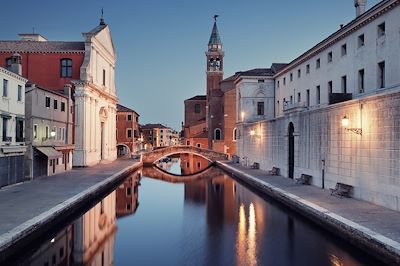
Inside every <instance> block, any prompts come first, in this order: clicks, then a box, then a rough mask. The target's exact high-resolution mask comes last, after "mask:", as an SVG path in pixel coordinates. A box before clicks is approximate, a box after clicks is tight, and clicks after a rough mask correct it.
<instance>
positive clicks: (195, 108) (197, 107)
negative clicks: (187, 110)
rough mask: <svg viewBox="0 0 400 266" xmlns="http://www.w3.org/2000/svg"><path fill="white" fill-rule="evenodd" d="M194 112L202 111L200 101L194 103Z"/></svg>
mask: <svg viewBox="0 0 400 266" xmlns="http://www.w3.org/2000/svg"><path fill="white" fill-rule="evenodd" d="M194 112H195V113H196V114H199V113H200V104H199V103H196V104H195V105H194Z"/></svg>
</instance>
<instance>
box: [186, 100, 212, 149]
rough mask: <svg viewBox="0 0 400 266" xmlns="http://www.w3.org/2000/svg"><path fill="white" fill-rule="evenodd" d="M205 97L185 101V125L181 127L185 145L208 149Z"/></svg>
mask: <svg viewBox="0 0 400 266" xmlns="http://www.w3.org/2000/svg"><path fill="white" fill-rule="evenodd" d="M206 105H207V99H206V96H205V95H197V96H195V97H192V98H190V99H187V100H185V123H184V125H183V132H184V133H183V134H184V143H183V144H185V145H190V146H195V147H199V148H205V149H207V148H208V134H207V125H206Z"/></svg>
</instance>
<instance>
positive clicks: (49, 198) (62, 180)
mask: <svg viewBox="0 0 400 266" xmlns="http://www.w3.org/2000/svg"><path fill="white" fill-rule="evenodd" d="M140 166H141V163H140V162H138V161H135V160H132V159H119V160H116V161H114V162H112V163H108V164H99V165H96V166H93V167H87V168H76V169H75V168H74V169H72V170H71V171H68V172H64V173H60V174H56V175H53V176H48V177H42V178H38V179H35V180H33V181H29V182H24V183H20V184H16V185H12V186H8V187H3V188H1V189H0V252H1V251H3V250H5V249H6V248H8V247H9V246H10V245H12V244H13V243H15V242H17V241H18V240H20V239H22V238H24V237H26V236H27V235H29V234H31V233H33V232H34V231H35V230H37V229H38V228H40V227H43V226H44V225H48V224H49V223H50V222H51V221H52V220H54V219H56V217H57V216H60V215H64V214H66V213H68V212H71V211H73V210H74V208H77V207H78V206H79V204H82V203H84V202H85V201H87V200H93V197H94V196H96V195H98V194H99V193H104V191H107V189H109V188H110V186H112V185H113V184H114V183H115V182H116V181H118V180H119V179H121V178H124V177H125V176H127V175H128V174H129V173H131V172H132V171H134V170H135V169H137V168H139V167H140ZM0 261H1V256H0Z"/></svg>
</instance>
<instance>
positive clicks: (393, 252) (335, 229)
mask: <svg viewBox="0 0 400 266" xmlns="http://www.w3.org/2000/svg"><path fill="white" fill-rule="evenodd" d="M216 165H217V166H218V167H219V168H221V169H223V170H225V171H226V172H228V173H230V174H231V175H232V176H234V177H236V178H238V179H239V180H241V181H243V182H244V183H246V184H248V185H249V186H250V187H252V188H254V189H256V190H257V191H259V192H261V193H262V194H265V195H268V196H270V197H272V198H273V199H275V200H277V201H278V202H280V203H282V204H284V205H285V206H287V207H289V208H290V209H292V210H294V211H295V212H297V213H299V214H300V215H302V216H304V217H306V218H307V219H309V220H310V221H312V222H313V223H316V224H318V225H320V226H321V227H322V228H324V229H326V230H328V231H330V232H332V233H333V234H334V235H335V236H337V237H340V238H342V239H343V240H345V241H347V242H350V243H352V244H353V245H355V246H357V247H358V248H360V249H361V250H363V251H365V252H368V253H369V254H370V255H372V256H374V257H376V258H377V259H378V260H380V261H383V262H385V263H388V264H389V265H400V243H399V242H396V241H395V240H392V239H390V238H388V237H385V236H383V235H381V234H379V233H377V232H375V231H373V230H371V229H369V228H367V227H365V226H363V225H360V224H358V223H356V222H354V221H351V220H349V219H346V218H344V217H342V216H340V215H338V214H337V213H334V212H332V211H330V210H328V209H325V208H323V207H321V206H319V205H317V204H319V202H311V201H309V200H306V199H305V198H302V197H299V196H297V195H295V194H292V193H290V192H288V191H286V190H285V189H282V188H280V187H278V185H273V184H270V183H268V182H266V181H264V180H261V179H260V178H259V177H256V176H255V175H252V174H249V173H247V171H248V170H247V171H246V170H243V169H238V167H234V166H233V165H230V164H228V163H224V162H216ZM265 175H266V174H265V172H264V176H265ZM301 187H303V188H304V186H301ZM328 197H330V196H328ZM332 197H333V196H332ZM329 200H331V199H329ZM340 200H341V199H340ZM321 201H324V200H323V199H321ZM361 211H367V210H361ZM387 218H388V219H390V215H388V217H387ZM378 219H380V218H378ZM371 222H373V221H371ZM377 226H378V225H377ZM392 229H393V230H394V231H393V234H394V235H395V234H397V229H396V228H392Z"/></svg>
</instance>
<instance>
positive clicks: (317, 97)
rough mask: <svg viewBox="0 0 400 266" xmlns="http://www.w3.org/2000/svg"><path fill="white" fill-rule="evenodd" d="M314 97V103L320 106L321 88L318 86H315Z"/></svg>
mask: <svg viewBox="0 0 400 266" xmlns="http://www.w3.org/2000/svg"><path fill="white" fill-rule="evenodd" d="M315 95H316V103H317V104H320V103H321V86H319V85H318V86H317V88H316V93H315Z"/></svg>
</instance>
